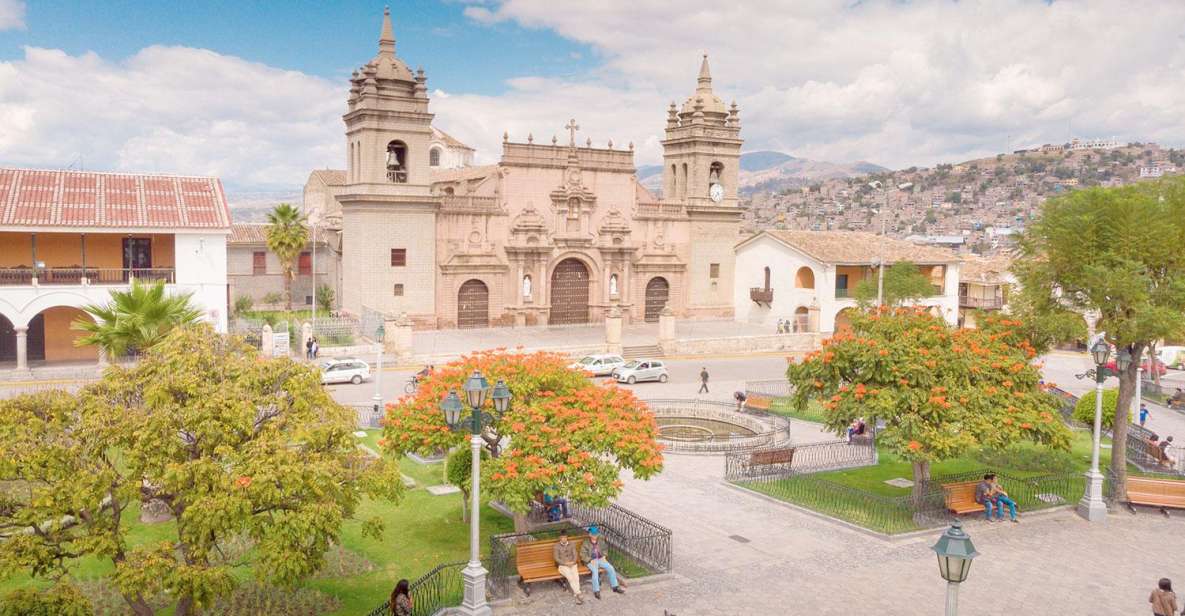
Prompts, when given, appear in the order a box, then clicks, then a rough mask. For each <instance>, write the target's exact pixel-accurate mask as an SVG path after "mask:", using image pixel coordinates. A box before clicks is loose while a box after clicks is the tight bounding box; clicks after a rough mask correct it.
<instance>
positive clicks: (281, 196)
mask: <svg viewBox="0 0 1185 616" xmlns="http://www.w3.org/2000/svg"><path fill="white" fill-rule="evenodd" d="M303 200H304V196H303V194H302V193H301V191H295V190H294V191H266V192H237V191H227V193H226V201H227V203H228V204H230V217H231V218H232V219H234V222H265V221H266V220H267V213H268V211H269V210H271V209H272V208H273V207H275V206H276V205H277V204H279V203H291V204H292V205H295V206H300V204H301V202H302V201H303Z"/></svg>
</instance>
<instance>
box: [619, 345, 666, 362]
mask: <svg viewBox="0 0 1185 616" xmlns="http://www.w3.org/2000/svg"><path fill="white" fill-rule="evenodd" d="M621 356H622V357H624V358H625V359H650V358H653V357H662V356H663V354H662V347H660V346H658V345H657V344H651V345H646V346H627V347H622V349H621Z"/></svg>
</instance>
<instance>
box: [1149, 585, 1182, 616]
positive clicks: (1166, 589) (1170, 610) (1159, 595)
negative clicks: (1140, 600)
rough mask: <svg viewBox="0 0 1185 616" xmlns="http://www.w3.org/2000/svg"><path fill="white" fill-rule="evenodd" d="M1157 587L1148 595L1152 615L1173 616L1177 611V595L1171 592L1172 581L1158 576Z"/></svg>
mask: <svg viewBox="0 0 1185 616" xmlns="http://www.w3.org/2000/svg"><path fill="white" fill-rule="evenodd" d="M1157 586H1158V588H1157V589H1156V590H1153V591H1152V595H1151V596H1150V597H1148V603H1151V604H1152V613H1153V614H1154V616H1173V615H1174V614H1176V613H1177V595H1176V593H1174V592H1173V582H1172V580H1170V579H1168V578H1160V583H1159V584H1157Z"/></svg>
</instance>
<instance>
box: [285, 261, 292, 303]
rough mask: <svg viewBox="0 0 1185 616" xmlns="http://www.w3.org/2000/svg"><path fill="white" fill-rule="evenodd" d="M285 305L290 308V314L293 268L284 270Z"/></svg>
mask: <svg viewBox="0 0 1185 616" xmlns="http://www.w3.org/2000/svg"><path fill="white" fill-rule="evenodd" d="M284 303H285V304H286V305H287V306H288V312H292V268H291V267H286V268H284Z"/></svg>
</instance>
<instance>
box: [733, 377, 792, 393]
mask: <svg viewBox="0 0 1185 616" xmlns="http://www.w3.org/2000/svg"><path fill="white" fill-rule="evenodd" d="M745 395H747V396H754V395H756V396H762V397H766V398H789V397H790V396H792V395H794V388H793V387H791V386H790V381H787V380H786V379H769V380H765V381H745Z"/></svg>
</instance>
